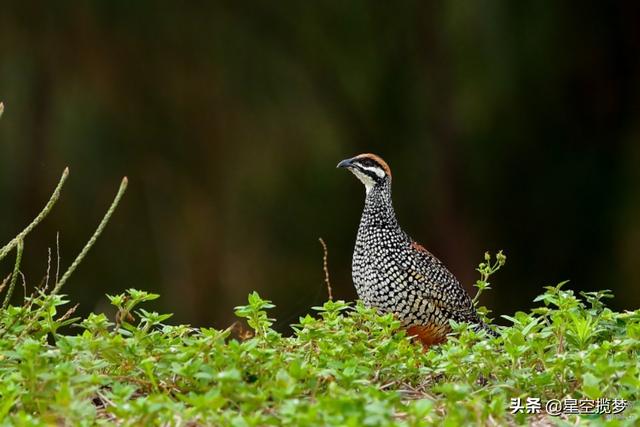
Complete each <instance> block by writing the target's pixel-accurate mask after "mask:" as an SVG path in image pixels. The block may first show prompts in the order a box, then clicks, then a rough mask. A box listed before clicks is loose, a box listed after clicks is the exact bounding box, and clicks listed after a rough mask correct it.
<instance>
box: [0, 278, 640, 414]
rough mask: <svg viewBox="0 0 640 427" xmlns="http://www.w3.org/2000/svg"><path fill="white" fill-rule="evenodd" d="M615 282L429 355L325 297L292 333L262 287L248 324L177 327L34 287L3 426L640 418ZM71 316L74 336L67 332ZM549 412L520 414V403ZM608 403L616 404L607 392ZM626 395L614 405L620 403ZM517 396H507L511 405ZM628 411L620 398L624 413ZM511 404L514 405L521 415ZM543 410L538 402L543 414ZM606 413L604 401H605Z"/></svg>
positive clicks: (1, 385)
mask: <svg viewBox="0 0 640 427" xmlns="http://www.w3.org/2000/svg"><path fill="white" fill-rule="evenodd" d="M605 296H607V294H606V293H604V292H601V293H586V294H584V298H583V299H579V298H577V297H576V296H575V295H574V293H573V292H572V291H570V290H564V289H563V287H562V285H559V286H555V287H549V288H547V290H546V292H545V293H544V294H543V295H541V296H540V297H539V298H538V300H539V301H540V302H541V303H542V304H541V306H540V307H539V308H536V309H534V310H533V311H532V312H530V313H524V312H518V313H516V314H515V315H514V316H513V317H507V318H508V320H509V321H510V322H511V323H512V326H509V327H504V328H501V330H500V332H501V336H500V337H499V338H491V337H488V336H486V335H485V334H484V333H481V334H480V335H479V334H477V333H475V332H474V331H473V330H471V329H470V328H468V326H467V325H464V324H460V325H454V329H455V331H454V333H453V335H452V336H451V338H450V339H449V341H448V342H447V343H445V344H444V345H441V346H439V347H435V348H432V349H430V350H429V351H424V350H423V349H422V347H421V346H420V345H418V344H416V343H414V342H412V340H411V339H410V338H409V337H406V336H405V334H404V332H403V331H402V330H401V329H400V327H399V324H398V322H397V321H396V320H395V319H394V318H393V317H392V316H390V315H387V316H379V315H377V314H376V313H375V312H373V311H372V310H369V309H367V308H365V307H364V306H363V305H362V304H360V303H357V304H355V305H354V304H349V303H345V302H342V301H328V302H326V303H325V304H324V305H323V306H322V307H315V308H314V309H313V312H314V314H313V315H312V314H309V315H307V316H305V317H303V318H301V319H300V320H299V323H298V324H297V325H293V328H294V330H295V333H294V334H293V335H292V336H283V335H282V334H280V333H278V332H276V331H275V330H273V329H272V328H271V325H272V321H273V320H272V319H270V318H269V316H268V311H267V310H268V309H269V308H271V307H273V306H272V305H271V304H270V302H269V301H266V300H263V299H261V298H260V297H259V296H258V295H257V294H256V293H253V294H251V295H249V301H248V304H247V305H246V306H242V307H237V308H236V314H237V315H238V316H239V317H240V318H243V319H245V320H246V322H247V323H248V325H249V327H250V328H251V329H250V330H244V331H240V332H238V328H237V327H230V328H228V329H225V330H217V329H209V328H202V329H194V328H191V327H189V326H186V325H177V326H174V325H169V324H167V323H166V322H167V320H168V319H169V317H170V315H163V314H158V313H154V312H148V311H146V310H145V309H144V308H142V307H141V304H143V303H144V302H145V301H148V300H151V299H154V298H157V297H158V295H154V294H149V293H146V292H142V291H137V290H128V291H127V292H126V293H124V294H121V295H115V296H110V297H109V299H110V301H111V303H112V304H113V306H114V313H115V316H114V317H115V320H114V321H113V322H112V321H109V320H108V317H107V316H106V315H105V314H91V315H90V316H89V317H87V318H86V319H77V318H72V317H71V316H72V310H69V311H66V310H63V307H64V306H65V304H67V303H68V301H67V300H66V299H65V298H64V297H63V296H61V295H51V294H47V293H46V292H44V291H38V292H36V293H35V294H33V295H32V296H30V297H27V299H26V300H25V302H24V304H23V305H22V306H13V305H9V306H7V307H6V308H5V309H3V310H2V311H1V312H0V401H1V403H0V419H1V420H3V421H2V424H3V425H51V424H59V425H94V424H105V425H110V424H119V425H147V424H148V425H192V426H195V425H232V426H261V425H281V424H288V425H299V426H307V425H309V426H313V425H346V426H361V425H366V426H385V425H406V426H418V425H440V424H443V425H451V426H455V425H468V424H482V425H513V424H532V423H534V424H535V423H537V424H538V425H547V424H560V425H562V424H566V425H568V424H575V423H576V421H580V422H583V423H593V424H595V425H599V424H608V425H629V426H631V425H637V423H638V422H639V420H640V407H639V406H638V405H636V404H635V402H634V401H635V400H636V399H637V397H638V390H639V386H640V379H639V376H640V372H639V369H638V361H637V355H638V350H639V348H640V344H639V343H640V311H634V312H625V313H616V312H613V311H611V310H610V309H608V308H606V307H605V306H604V304H603V303H602V299H603V297H605ZM69 324H74V325H77V326H79V327H80V328H82V332H80V333H78V334H60V333H59V332H58V331H59V329H60V328H61V327H63V326H65V325H69ZM517 398H520V399H521V400H522V402H526V400H527V398H529V399H531V398H533V399H540V400H541V402H542V410H541V411H539V413H532V414H527V413H524V412H525V411H514V409H516V407H515V406H513V405H512V399H517ZM564 398H573V399H577V400H583V401H584V400H586V401H596V400H597V399H603V398H604V399H611V401H613V399H624V400H625V401H627V402H628V403H629V406H628V407H626V408H625V409H624V410H623V411H621V412H620V413H619V414H617V415H612V414H609V415H607V414H583V415H571V414H564V415H559V416H551V415H549V414H547V413H545V411H544V408H545V406H544V405H545V404H544V402H546V401H549V400H551V399H564ZM610 404H613V402H610ZM618 404H619V402H618ZM510 406H511V407H510ZM618 409H619V408H618ZM512 412H516V413H512ZM534 412H535V411H534ZM609 412H611V410H609Z"/></svg>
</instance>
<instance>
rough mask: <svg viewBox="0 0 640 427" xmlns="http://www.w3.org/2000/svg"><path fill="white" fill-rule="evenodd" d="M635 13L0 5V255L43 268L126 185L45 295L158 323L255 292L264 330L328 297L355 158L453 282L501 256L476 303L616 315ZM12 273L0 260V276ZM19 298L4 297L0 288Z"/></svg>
mask: <svg viewBox="0 0 640 427" xmlns="http://www.w3.org/2000/svg"><path fill="white" fill-rule="evenodd" d="M638 9H639V8H638V3H637V2H632V1H629V2H601V1H595V0H594V1H580V2H576V1H573V2H571V1H570V2H555V1H537V0H527V1H517V2H514V1H477V2H444V1H440V2H434V1H403V2H394V4H393V5H391V4H387V3H386V2H366V1H348V2H346V1H327V2H298V1H281V2H272V1H266V0H265V1H250V2H237V1H222V2H220V1H217V2H166V3H164V4H162V5H160V4H158V3H157V2H151V1H135V2H131V1H94V2H83V1H80V2H50V3H47V4H46V6H44V5H43V4H41V3H40V2H32V1H20V2H18V1H14V2H3V3H2V6H0V100H2V101H4V103H5V106H6V110H5V114H4V116H3V118H2V120H0V218H1V220H0V241H1V242H2V243H5V242H6V241H8V240H9V239H10V238H12V237H13V236H14V235H15V234H16V233H17V232H18V231H19V230H20V229H21V228H22V227H23V226H24V225H26V223H27V222H28V221H29V220H30V219H31V218H32V217H33V216H34V215H35V214H36V213H37V212H38V211H39V210H40V208H41V207H42V206H43V204H44V202H45V201H46V199H47V198H48V196H49V194H50V192H51V190H52V189H53V187H54V185H55V183H56V182H57V180H58V177H59V175H60V173H61V172H62V170H63V168H64V167H65V166H67V165H69V166H70V168H71V176H70V178H69V181H68V184H67V186H66V188H65V191H64V194H63V197H62V198H61V200H60V201H59V204H58V206H57V207H56V209H55V210H54V212H53V213H52V215H51V216H50V217H49V218H48V219H47V220H46V222H45V223H44V224H43V225H42V227H41V228H39V229H38V230H37V231H36V232H35V233H34V234H33V235H32V236H31V238H29V239H28V241H27V242H26V247H25V251H26V253H25V258H26V260H25V265H24V268H23V270H24V272H25V274H26V276H27V280H28V281H29V283H30V284H31V285H34V284H36V283H38V282H39V281H40V279H41V278H42V277H43V276H44V273H45V269H46V260H47V247H55V240H56V231H58V230H59V231H60V244H61V255H62V263H63V266H66V265H68V264H69V263H70V262H71V261H72V260H73V258H74V257H75V255H76V254H77V252H78V251H79V250H80V249H81V247H82V245H83V244H84V242H85V241H86V239H87V238H88V237H89V236H90V234H91V233H92V231H93V229H94V228H95V226H96V225H97V223H98V221H99V219H100V217H101V216H102V214H103V212H104V211H105V209H106V208H107V206H108V204H109V203H110V201H111V198H112V197H113V195H114V194H115V191H116V188H117V186H118V183H119V180H120V178H121V177H122V176H123V175H127V176H128V177H129V179H130V185H129V191H128V193H127V195H126V197H125V199H124V202H123V203H122V205H121V207H120V209H119V210H118V211H117V212H116V214H115V215H114V218H113V220H112V223H111V224H110V225H109V227H108V228H107V230H106V232H105V234H104V236H103V237H102V239H101V240H100V241H99V242H98V244H97V245H96V247H95V248H94V250H93V251H92V252H91V253H90V255H89V256H88V258H87V259H86V261H85V263H84V264H83V265H82V266H81V267H80V268H79V269H78V271H77V272H76V275H75V276H74V277H73V279H72V280H71V282H70V283H68V285H67V287H66V288H65V292H66V293H68V294H70V295H71V299H72V300H74V301H79V302H80V303H81V306H80V311H81V312H83V313H86V312H88V311H93V310H105V309H106V304H107V302H106V298H105V297H104V294H105V293H116V292H121V291H122V290H124V289H126V288H128V287H136V288H140V289H145V290H151V291H156V292H159V293H161V294H162V298H161V299H160V300H159V301H158V302H157V308H158V309H160V310H163V311H165V312H174V313H175V314H176V316H175V318H174V320H173V321H175V322H190V323H192V324H194V325H213V326H216V327H225V326H227V325H228V324H229V323H230V322H231V321H232V320H233V310H232V308H233V307H234V306H236V305H239V304H243V303H244V302H245V301H246V295H247V293H248V292H250V291H252V290H257V291H258V292H259V293H260V294H261V295H262V296H263V297H265V298H268V299H271V300H273V301H274V303H275V304H276V305H277V306H278V308H277V310H276V312H275V316H276V317H277V318H278V319H279V321H280V326H281V327H284V325H286V324H288V323H292V322H295V321H296V320H297V316H298V315H299V314H301V313H306V312H308V311H309V307H310V306H312V305H316V304H318V303H320V302H321V301H323V300H324V299H325V298H326V290H325V287H324V285H323V272H322V249H321V247H320V245H319V243H318V241H317V239H318V237H320V236H321V237H323V238H324V239H325V240H326V242H327V244H328V246H329V268H330V271H331V280H332V283H333V289H334V294H335V295H336V296H337V297H339V298H344V299H353V298H354V297H355V292H354V289H353V286H352V283H351V279H350V264H351V251H352V248H353V243H354V239H355V234H356V229H357V226H358V221H359V216H360V212H361V209H362V203H363V198H364V190H363V188H362V185H361V184H360V183H359V182H357V181H356V180H355V178H354V177H353V176H351V175H350V174H348V173H346V172H345V171H343V170H336V169H335V165H336V163H337V162H338V161H339V160H341V159H343V158H346V157H350V156H352V155H355V154H357V153H359V152H364V151H370V152H375V153H377V154H380V155H381V156H382V157H384V158H385V159H386V160H387V161H388V162H389V163H390V165H391V167H392V169H393V173H394V203H395V207H396V212H397V214H398V217H399V220H400V223H401V224H402V225H403V226H404V228H405V230H406V231H407V232H409V234H411V235H412V236H413V237H414V238H416V239H417V240H418V241H420V242H422V243H423V244H424V245H425V246H426V247H427V248H429V249H430V250H431V251H432V252H434V253H435V254H436V255H437V256H439V257H440V258H441V259H442V260H443V261H444V262H445V263H446V264H447V265H448V266H449V267H450V269H451V270H452V271H453V272H454V273H455V274H456V275H457V276H458V278H459V279H460V280H461V281H462V282H463V283H464V285H465V286H466V287H467V289H470V287H471V284H472V283H473V281H474V280H475V278H476V273H475V271H474V268H475V266H476V265H477V264H478V263H479V262H480V261H481V260H482V256H483V253H484V251H485V250H491V251H496V250H497V249H504V250H505V252H506V254H507V256H508V262H507V265H506V267H505V268H504V270H503V271H501V272H500V273H499V274H498V275H497V276H496V277H495V279H494V281H493V285H494V289H493V290H492V291H489V292H487V293H486V294H485V295H484V296H483V303H485V304H487V305H488V306H489V307H490V308H492V309H493V310H494V314H496V315H499V314H511V313H513V312H514V311H515V310H519V309H525V308H528V307H530V306H531V305H532V299H533V298H534V296H535V295H537V294H539V293H540V292H541V289H542V286H544V285H550V284H555V283H557V282H559V281H561V280H565V279H570V280H571V282H570V284H569V286H570V287H572V288H574V289H577V290H596V289H603V288H609V289H612V290H613V291H614V293H615V295H616V298H615V300H613V301H612V303H611V304H612V305H613V306H614V307H616V308H618V309H624V308H635V307H637V306H638V305H639V304H640V262H639V261H640V260H639V255H638V254H639V253H640V186H639V184H640V87H639V82H640V25H639V24H640V19H639V18H640V14H639V13H638V12H639V10H638ZM11 266H12V261H11V260H5V261H4V262H3V264H2V265H0V273H1V274H2V276H3V277H4V276H6V274H8V273H9V272H10V270H11ZM20 292H21V291H20Z"/></svg>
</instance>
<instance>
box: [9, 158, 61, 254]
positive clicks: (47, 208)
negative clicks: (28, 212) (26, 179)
mask: <svg viewBox="0 0 640 427" xmlns="http://www.w3.org/2000/svg"><path fill="white" fill-rule="evenodd" d="M68 176H69V168H65V169H64V172H62V176H61V177H60V181H59V182H58V185H57V186H56V188H55V190H53V194H52V195H51V198H50V199H49V201H48V202H47V204H46V205H45V207H44V208H43V209H42V211H41V212H40V213H39V214H38V216H37V217H35V219H34V220H33V221H31V224H29V225H28V226H27V228H25V229H24V230H22V232H20V234H18V235H17V236H16V237H15V238H14V239H13V240H11V241H10V242H9V243H7V244H6V245H5V246H4V247H3V248H2V249H0V260H2V259H4V257H6V256H7V254H9V252H11V250H12V249H13V248H15V247H16V246H17V245H18V242H21V241H24V238H25V237H26V236H27V234H29V233H30V232H31V231H32V230H33V229H34V228H36V226H37V225H38V224H40V223H41V222H42V220H43V219H45V218H46V217H47V215H49V212H50V211H51V209H53V206H54V205H55V204H56V202H57V201H58V199H59V198H60V191H61V190H62V186H63V185H64V182H65V181H66V180H67V177H68Z"/></svg>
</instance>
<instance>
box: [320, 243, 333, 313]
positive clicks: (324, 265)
mask: <svg viewBox="0 0 640 427" xmlns="http://www.w3.org/2000/svg"><path fill="white" fill-rule="evenodd" d="M318 240H319V241H320V244H321V245H322V250H323V252H324V253H323V255H322V269H323V270H324V283H325V284H326V285H327V292H328V293H329V301H333V293H332V292H331V281H330V280H329V267H328V265H327V258H328V256H329V250H328V249H327V244H326V243H325V242H324V240H323V239H322V237H319V238H318Z"/></svg>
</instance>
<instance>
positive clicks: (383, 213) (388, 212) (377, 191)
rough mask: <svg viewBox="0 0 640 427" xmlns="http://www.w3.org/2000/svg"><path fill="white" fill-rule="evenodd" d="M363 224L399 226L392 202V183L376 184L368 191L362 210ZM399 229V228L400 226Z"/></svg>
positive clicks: (361, 222) (385, 226)
mask: <svg viewBox="0 0 640 427" xmlns="http://www.w3.org/2000/svg"><path fill="white" fill-rule="evenodd" d="M360 224H361V225H366V226H377V227H384V228H387V227H388V228H398V222H397V220H396V213H395V211H394V210H393V203H392V202H391V183H390V182H388V181H386V182H384V183H381V184H379V185H376V186H375V187H373V188H372V189H371V191H369V192H368V193H367V197H366V199H365V201H364V210H363V211H362V219H361V221H360ZM398 229H399V228H398Z"/></svg>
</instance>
